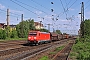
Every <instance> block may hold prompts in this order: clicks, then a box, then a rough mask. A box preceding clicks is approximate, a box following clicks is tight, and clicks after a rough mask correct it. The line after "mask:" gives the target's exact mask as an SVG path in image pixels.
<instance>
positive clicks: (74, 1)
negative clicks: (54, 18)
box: [58, 0, 77, 15]
mask: <svg viewBox="0 0 90 60" xmlns="http://www.w3.org/2000/svg"><path fill="white" fill-rule="evenodd" d="M76 1H77V0H75V1H74V2H73V3H72V4H71V5H70V7H69V8H71V7H72V6H73V5H74V4H75V3H76ZM69 3H70V1H69ZM69 3H68V4H69ZM69 8H67V10H65V11H64V12H63V14H64V13H66V12H67V11H68V9H69ZM61 13H62V12H61ZM61 13H59V14H58V15H60V14H61ZM63 14H62V15H63Z"/></svg>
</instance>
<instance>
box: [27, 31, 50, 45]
mask: <svg viewBox="0 0 90 60" xmlns="http://www.w3.org/2000/svg"><path fill="white" fill-rule="evenodd" d="M44 42H50V33H46V32H40V31H30V32H29V34H28V43H33V44H39V43H44Z"/></svg>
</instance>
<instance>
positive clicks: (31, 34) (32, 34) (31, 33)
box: [29, 32, 37, 36]
mask: <svg viewBox="0 0 90 60" xmlns="http://www.w3.org/2000/svg"><path fill="white" fill-rule="evenodd" d="M29 35H30V36H36V35H37V33H36V32H30V33H29Z"/></svg>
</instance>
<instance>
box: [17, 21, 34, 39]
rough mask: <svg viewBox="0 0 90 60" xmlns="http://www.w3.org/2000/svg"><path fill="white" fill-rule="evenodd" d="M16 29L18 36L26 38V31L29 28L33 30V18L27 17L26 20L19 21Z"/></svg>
mask: <svg viewBox="0 0 90 60" xmlns="http://www.w3.org/2000/svg"><path fill="white" fill-rule="evenodd" d="M22 24H23V25H22ZM16 30H17V33H18V37H20V38H26V37H27V36H28V32H29V31H30V30H35V26H34V20H33V19H28V20H26V21H23V22H20V23H19V24H18V25H17V26H16Z"/></svg>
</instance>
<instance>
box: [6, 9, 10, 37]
mask: <svg viewBox="0 0 90 60" xmlns="http://www.w3.org/2000/svg"><path fill="white" fill-rule="evenodd" d="M6 20H7V37H9V9H7V19H6Z"/></svg>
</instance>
